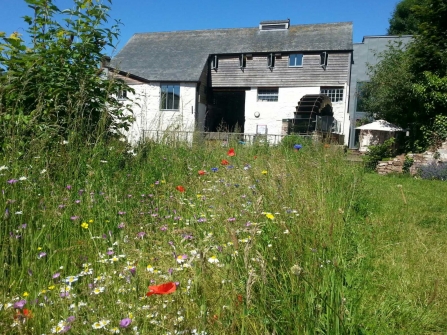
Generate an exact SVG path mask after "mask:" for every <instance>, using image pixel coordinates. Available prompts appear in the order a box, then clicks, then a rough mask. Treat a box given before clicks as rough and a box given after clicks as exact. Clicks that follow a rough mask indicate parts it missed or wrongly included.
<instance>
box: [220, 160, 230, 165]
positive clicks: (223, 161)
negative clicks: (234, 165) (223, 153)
mask: <svg viewBox="0 0 447 335" xmlns="http://www.w3.org/2000/svg"><path fill="white" fill-rule="evenodd" d="M220 164H222V165H228V164H230V162H229V161H227V160H226V159H222V161H221V162H220Z"/></svg>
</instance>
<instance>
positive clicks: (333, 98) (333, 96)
mask: <svg viewBox="0 0 447 335" xmlns="http://www.w3.org/2000/svg"><path fill="white" fill-rule="evenodd" d="M328 91H333V92H328ZM340 91H341V93H340ZM320 94H324V95H327V96H328V97H329V98H330V99H331V102H332V103H335V102H344V101H345V87H344V86H324V87H320ZM337 98H340V100H337Z"/></svg>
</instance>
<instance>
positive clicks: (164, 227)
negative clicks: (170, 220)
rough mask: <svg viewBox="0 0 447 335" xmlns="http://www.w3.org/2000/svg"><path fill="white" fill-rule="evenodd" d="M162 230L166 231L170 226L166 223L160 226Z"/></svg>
mask: <svg viewBox="0 0 447 335" xmlns="http://www.w3.org/2000/svg"><path fill="white" fill-rule="evenodd" d="M160 230H161V231H165V230H168V226H166V225H164V226H161V227H160Z"/></svg>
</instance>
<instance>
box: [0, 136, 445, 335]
mask: <svg viewBox="0 0 447 335" xmlns="http://www.w3.org/2000/svg"><path fill="white" fill-rule="evenodd" d="M230 147H233V148H234V149H235V151H236V156H234V157H229V156H227V150H228V149H229V147H222V146H220V143H219V144H207V143H201V145H193V146H187V145H182V144H181V143H177V142H170V141H167V143H166V144H164V145H157V144H154V143H148V144H146V145H144V146H141V147H139V148H136V149H135V153H136V155H135V156H134V155H132V154H131V153H130V152H128V151H129V148H128V147H127V146H126V145H125V144H124V143H122V142H114V143H110V144H107V145H97V146H95V147H91V148H78V147H76V148H71V147H70V146H69V145H68V146H67V145H58V146H56V147H55V148H54V150H53V151H52V154H51V155H49V154H46V153H45V152H37V151H32V152H31V151H30V152H29V153H27V155H26V156H20V157H17V158H16V157H8V160H4V161H2V162H1V161H0V166H2V165H4V166H6V167H8V169H3V170H2V171H0V174H1V175H0V185H2V190H3V192H2V194H1V197H2V204H3V213H4V214H3V222H2V225H1V227H0V234H1V235H0V238H1V243H2V245H1V246H2V247H1V250H0V258H1V260H2V264H3V267H2V272H1V273H0V303H1V304H2V308H1V309H0V333H2V334H3V333H7V334H51V333H57V332H58V331H63V327H64V326H65V327H66V328H65V329H66V330H67V333H71V334H92V333H97V334H107V333H111V331H113V330H114V328H115V327H117V329H119V330H120V332H121V333H126V334H136V333H140V334H443V332H444V329H446V324H445V323H446V322H445V321H443V320H444V318H443V314H442V312H443V310H445V307H446V299H445V294H444V292H445V291H446V290H445V282H444V279H443V278H446V277H447V276H446V275H447V273H446V272H447V270H446V269H447V267H446V266H445V265H446V264H445V262H446V261H445V259H446V257H445V256H446V252H447V248H446V243H445V242H444V241H445V240H446V237H447V236H445V234H446V232H447V229H446V228H445V223H446V215H447V214H446V211H445V210H444V206H445V200H443V198H442V196H440V195H442V194H444V192H445V191H446V190H445V188H446V187H447V184H445V183H442V182H435V181H433V182H431V181H424V180H416V179H412V178H404V177H401V178H399V177H383V176H377V175H373V174H364V173H363V172H362V169H361V165H358V164H355V163H350V162H349V161H347V160H346V159H345V156H344V153H343V152H342V151H340V150H337V149H336V148H334V147H329V148H324V147H323V146H322V145H319V144H312V143H310V142H306V143H305V145H304V148H303V149H302V150H300V151H299V152H294V151H292V150H291V149H290V148H289V147H290V146H289V145H286V146H279V147H268V146H266V145H255V146H243V145H238V144H237V143H230ZM224 159H225V160H227V161H228V162H229V164H228V165H222V160H224ZM216 168H217V170H216ZM199 170H205V171H206V174H205V175H199V173H198V171H199ZM20 177H26V178H20ZM20 179H22V180H20ZM13 180H17V181H13ZM8 181H9V182H8ZM397 185H401V187H398V186H397ZM177 186H183V187H184V188H185V192H180V191H178V190H177ZM42 253H45V255H44V254H42ZM216 260H218V262H217V261H216ZM58 274H59V275H58ZM66 280H71V281H73V282H72V283H71V284H70V285H67V284H66V283H65V284H64V281H66ZM167 282H176V283H177V284H178V286H177V290H176V292H174V293H172V294H168V295H152V296H149V297H147V296H146V293H147V292H148V286H149V285H159V284H162V283H167ZM68 290H69V291H68ZM20 300H26V304H25V306H24V307H23V308H25V309H26V310H29V311H31V313H32V316H31V317H29V315H28V316H24V315H23V314H24V310H23V309H21V308H19V307H20V306H17V305H16V307H17V308H14V306H13V305H14V304H15V303H17V302H18V301H20ZM71 316H73V317H74V321H72V318H71V319H69V321H67V318H69V317H71ZM125 318H130V319H131V320H132V322H131V324H130V326H129V327H127V328H120V327H119V323H120V320H122V319H125ZM101 320H102V321H104V323H102V324H100V323H98V322H100V321H101ZM58 324H59V326H60V327H61V329H59V328H57V326H58ZM103 325H104V327H103ZM134 327H136V328H134ZM68 328H70V329H68ZM95 328H99V329H95Z"/></svg>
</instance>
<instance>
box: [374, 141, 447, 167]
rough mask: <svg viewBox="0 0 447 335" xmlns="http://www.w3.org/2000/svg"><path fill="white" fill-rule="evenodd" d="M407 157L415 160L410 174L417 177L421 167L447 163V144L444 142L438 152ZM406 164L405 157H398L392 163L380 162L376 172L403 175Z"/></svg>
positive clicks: (427, 152)
mask: <svg viewBox="0 0 447 335" xmlns="http://www.w3.org/2000/svg"><path fill="white" fill-rule="evenodd" d="M407 156H408V157H410V158H412V159H413V165H412V166H411V167H410V174H411V175H416V174H417V173H418V171H419V168H420V167H421V166H425V165H430V164H433V163H444V162H447V142H444V143H443V144H442V146H441V147H440V148H439V149H438V150H437V151H436V152H432V151H426V152H424V153H422V154H408V155H407ZM404 162H405V155H400V156H397V157H395V158H393V159H392V160H390V161H380V162H379V163H378V164H377V167H376V171H377V173H378V174H388V173H402V172H403V171H402V169H403V166H404Z"/></svg>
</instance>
